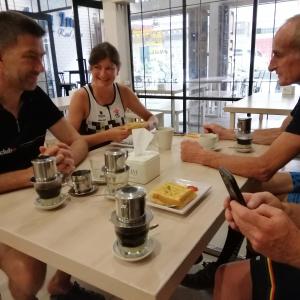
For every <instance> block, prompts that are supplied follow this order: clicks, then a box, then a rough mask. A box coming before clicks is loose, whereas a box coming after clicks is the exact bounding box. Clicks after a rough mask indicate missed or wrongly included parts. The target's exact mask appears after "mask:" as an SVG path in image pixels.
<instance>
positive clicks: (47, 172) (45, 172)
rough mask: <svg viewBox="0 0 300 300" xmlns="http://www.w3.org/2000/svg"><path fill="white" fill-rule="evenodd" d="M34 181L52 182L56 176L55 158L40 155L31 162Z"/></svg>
mask: <svg viewBox="0 0 300 300" xmlns="http://www.w3.org/2000/svg"><path fill="white" fill-rule="evenodd" d="M31 163H32V166H33V173H34V177H35V180H36V181H49V180H53V179H54V178H55V177H56V175H57V168H56V158H55V157H54V156H48V155H40V156H38V157H37V158H35V159H33V160H32V161H31Z"/></svg>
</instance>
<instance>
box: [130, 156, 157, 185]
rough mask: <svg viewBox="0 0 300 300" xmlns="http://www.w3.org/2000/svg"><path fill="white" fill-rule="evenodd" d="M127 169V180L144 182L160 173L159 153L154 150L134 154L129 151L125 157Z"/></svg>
mask: <svg viewBox="0 0 300 300" xmlns="http://www.w3.org/2000/svg"><path fill="white" fill-rule="evenodd" d="M127 165H128V166H129V167H130V169H129V181H132V182H136V183H141V184H146V183H148V182H149V181H151V180H152V179H153V178H155V177H157V176H159V174H160V159H159V153H158V152H156V151H145V153H144V154H142V155H139V156H136V155H135V154H134V152H131V153H129V155H128V158H127Z"/></svg>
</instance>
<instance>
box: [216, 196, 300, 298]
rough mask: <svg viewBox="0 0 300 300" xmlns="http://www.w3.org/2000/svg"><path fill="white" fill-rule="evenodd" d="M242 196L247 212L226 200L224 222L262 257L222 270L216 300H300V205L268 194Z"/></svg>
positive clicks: (240, 206)
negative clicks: (242, 236) (246, 240)
mask: <svg viewBox="0 0 300 300" xmlns="http://www.w3.org/2000/svg"><path fill="white" fill-rule="evenodd" d="M243 196H244V199H245V201H246V204H247V206H243V205H241V204H239V203H238V202H237V201H235V200H231V199H230V198H227V199H226V200H225V202H224V206H225V218H226V220H227V222H228V223H229V225H230V227H231V228H232V229H234V230H238V231H240V232H241V233H242V234H243V235H244V236H246V237H247V239H249V241H250V242H251V244H252V246H253V248H254V249H255V251H257V252H258V253H260V254H261V255H260V256H258V257H255V258H252V259H251V260H243V261H237V262H234V263H228V264H225V265H222V266H221V267H219V269H218V271H217V273H216V278H215V280H216V281H215V288H214V298H213V299H214V300H225V299H231V300H239V299H249V300H250V299H253V300H267V299H268V300H269V299H274V300H276V299H278V300H279V299H280V300H282V299H300V286H299V283H298V280H299V278H300V257H299V253H300V205H298V204H293V203H287V202H282V201H280V200H279V199H278V198H277V197H275V196H274V195H272V194H271V193H269V192H260V193H255V194H250V193H244V194H243Z"/></svg>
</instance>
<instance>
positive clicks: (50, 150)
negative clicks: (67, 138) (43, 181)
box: [40, 142, 75, 175]
mask: <svg viewBox="0 0 300 300" xmlns="http://www.w3.org/2000/svg"><path fill="white" fill-rule="evenodd" d="M40 152H41V154H44V155H50V156H55V157H56V165H57V169H58V171H59V172H61V173H63V174H65V175H68V174H70V173H72V172H73V171H74V169H75V163H74V158H73V154H72V150H71V148H70V147H69V146H68V145H66V144H64V143H60V142H59V143H57V144H55V145H53V146H50V147H44V146H41V147H40Z"/></svg>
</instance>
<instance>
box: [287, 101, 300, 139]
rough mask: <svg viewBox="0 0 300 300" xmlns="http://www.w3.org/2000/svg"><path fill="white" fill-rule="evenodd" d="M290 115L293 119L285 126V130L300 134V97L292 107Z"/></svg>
mask: <svg viewBox="0 0 300 300" xmlns="http://www.w3.org/2000/svg"><path fill="white" fill-rule="evenodd" d="M291 116H292V117H293V120H292V121H291V122H290V124H289V125H288V126H287V127H286V129H285V131H287V132H290V133H294V134H300V98H299V100H298V102H297V104H296V106H295V107H294V109H293V110H292V111H291Z"/></svg>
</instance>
